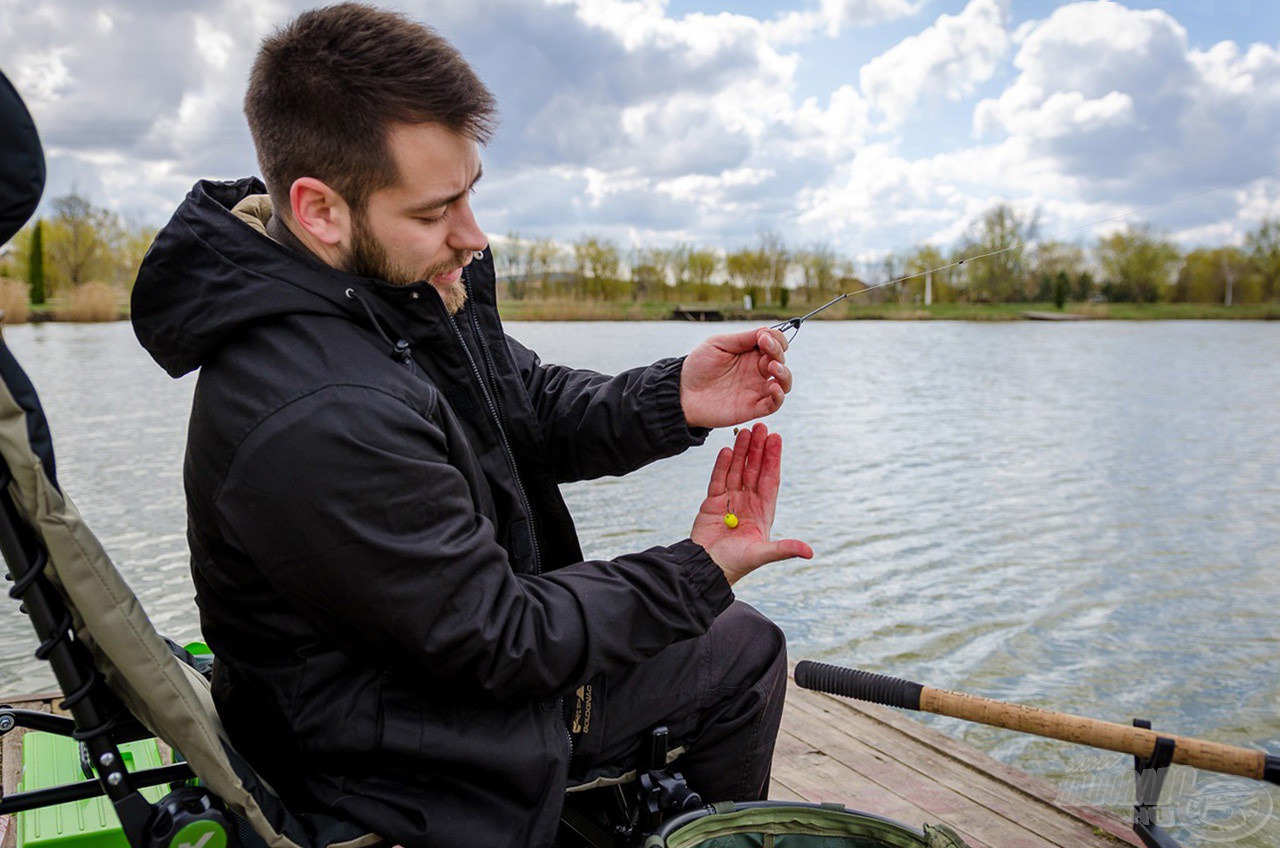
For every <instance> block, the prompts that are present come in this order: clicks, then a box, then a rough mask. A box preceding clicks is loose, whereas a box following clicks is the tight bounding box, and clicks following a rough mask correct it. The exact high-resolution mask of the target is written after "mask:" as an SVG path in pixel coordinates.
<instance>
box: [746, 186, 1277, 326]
mask: <svg viewBox="0 0 1280 848" xmlns="http://www.w3.org/2000/svg"><path fill="white" fill-rule="evenodd" d="M1277 174H1280V170H1275V171H1269V172H1268V173H1265V174H1258V175H1256V176H1252V177H1248V178H1246V179H1243V180H1237V181H1236V182H1231V183H1223V184H1222V185H1218V186H1214V187H1213V188H1206V189H1203V190H1201V191H1196V192H1192V193H1191V194H1184V195H1181V196H1179V197H1175V198H1172V199H1170V200H1165V201H1162V202H1160V203H1151V204H1148V205H1146V206H1139V207H1138V208H1137V209H1130V210H1129V211H1128V212H1121V213H1120V214H1118V215H1111V216H1110V217H1107V218H1101V219H1099V220H1097V221H1091V222H1089V223H1087V224H1080V225H1078V226H1075V227H1071V228H1069V229H1066V230H1061V231H1059V232H1056V233H1053V234H1052V235H1049V236H1045V237H1044V238H1040V239H1027V240H1026V241H1020V242H1017V243H1016V244H1011V245H1009V246H1008V247H1002V248H1000V249H998V250H991V251H988V252H987V253H980V254H978V255H977V256H966V257H965V258H963V259H957V260H955V261H954V262H948V263H947V264H945V265H939V266H938V267H936V268H929V269H926V270H924V271H918V272H916V273H914V274H907V275H906V276H902V277H895V278H893V279H891V280H886V281H885V282H883V283H876V284H875V285H874V286H866V287H864V288H861V289H859V290H858V291H849V292H844V293H842V294H838V295H836V296H835V297H833V298H831V300H829V301H827V302H826V303H824V304H822V305H821V306H819V307H818V308H817V309H814V310H813V311H812V312H809V313H807V314H805V315H801V316H799V317H796V318H788V319H787V320H785V321H779V322H778V323H777V324H774V325H772V326H771V327H770V328H769V329H771V330H778V331H780V332H783V333H786V332H787V331H788V330H790V333H791V334H790V335H788V336H787V343H788V344H789V343H791V342H792V341H793V340H794V339H795V337H796V336H798V335H800V326H801V325H802V324H804V322H805V321H808V320H809V319H810V318H812V317H813V316H815V315H817V314H818V313H819V312H822V311H824V310H826V309H830V308H831V307H833V306H835V305H836V304H837V303H839V302H840V301H842V300H845V299H846V298H850V297H853V296H854V295H857V294H865V293H867V292H869V291H875V290H876V289H882V288H884V287H885V286H892V285H894V284H896V283H905V282H907V281H908V280H915V279H919V278H920V277H925V276H928V275H929V274H934V273H938V272H941V271H946V270H948V269H951V268H958V267H960V266H961V265H964V264H965V263H967V262H977V261H979V260H981V259H990V258H991V257H992V256H999V255H1000V254H1002V253H1008V252H1009V251H1011V250H1018V249H1020V248H1023V247H1029V246H1031V245H1034V244H1041V243H1043V242H1046V241H1055V240H1057V239H1060V238H1062V237H1063V236H1069V235H1071V234H1072V233H1076V232H1079V231H1080V230H1088V229H1092V228H1094V227H1100V226H1102V225H1103V224H1110V223H1111V222H1112V221H1123V220H1124V219H1125V218H1130V217H1132V216H1134V215H1137V214H1139V213H1142V212H1149V211H1151V210H1152V209H1160V208H1162V207H1164V206H1172V205H1173V204H1175V203H1182V202H1184V201H1187V200H1194V199H1195V198H1197V197H1204V196H1206V195H1210V194H1216V193H1217V192H1220V191H1226V190H1227V189H1229V188H1236V187H1237V186H1242V185H1249V184H1250V183H1255V182H1257V181H1258V180H1263V179H1266V178H1267V177H1274V176H1276V175H1277Z"/></svg>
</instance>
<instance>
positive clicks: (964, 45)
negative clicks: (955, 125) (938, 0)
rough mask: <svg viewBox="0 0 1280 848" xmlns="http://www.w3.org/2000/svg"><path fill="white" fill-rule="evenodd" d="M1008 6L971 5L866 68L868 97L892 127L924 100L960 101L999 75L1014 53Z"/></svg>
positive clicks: (973, 1)
mask: <svg viewBox="0 0 1280 848" xmlns="http://www.w3.org/2000/svg"><path fill="white" fill-rule="evenodd" d="M1006 7H1007V0H970V2H969V4H968V5H967V6H965V7H964V9H963V10H962V11H961V12H960V14H958V15H942V16H940V17H939V18H938V20H937V21H935V22H934V23H933V25H932V26H930V27H929V28H927V29H925V30H924V31H923V32H921V33H919V34H918V35H913V36H910V37H909V38H905V39H903V40H902V41H901V42H899V43H898V44H897V45H895V46H894V47H892V48H890V49H889V50H887V51H885V52H884V53H882V54H880V55H879V56H877V57H876V58H874V59H872V60H871V61H870V62H868V63H867V64H866V65H864V66H863V68H862V70H861V72H860V73H859V81H860V85H861V88H862V93H863V94H864V95H865V96H866V98H867V100H869V101H870V102H871V103H872V105H873V106H874V107H875V108H876V109H877V110H879V111H880V113H881V114H883V115H884V116H885V120H886V121H887V122H888V123H889V124H890V125H893V124H898V123H901V122H902V121H903V120H905V119H906V118H907V117H908V116H909V115H910V114H911V113H912V111H913V110H914V109H915V107H916V106H917V104H919V103H920V102H921V101H922V100H925V101H927V100H929V99H932V98H942V97H945V98H948V99H951V100H959V99H960V98H961V97H963V96H964V95H967V94H971V93H972V92H973V91H974V89H975V88H976V87H977V85H978V84H979V83H982V82H985V81H987V80H988V79H990V78H991V76H992V74H994V73H995V71H996V68H997V67H998V65H999V63H1000V61H1001V60H1002V59H1003V58H1004V56H1005V54H1006V53H1007V52H1008V50H1009V34H1008V32H1007V31H1006V29H1005V19H1006V18H1007V17H1008V13H1007V8H1006Z"/></svg>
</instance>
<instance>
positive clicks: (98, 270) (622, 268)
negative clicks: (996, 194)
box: [0, 191, 1280, 308]
mask: <svg viewBox="0 0 1280 848" xmlns="http://www.w3.org/2000/svg"><path fill="white" fill-rule="evenodd" d="M155 232H156V231H155V230H154V228H151V227H148V226H145V225H141V224H137V223H130V222H128V221H127V220H126V219H124V218H122V217H121V216H119V215H117V214H116V213H114V212H111V211H109V210H107V209H105V208H103V207H100V206H97V205H95V204H94V203H92V202H91V201H90V200H89V199H87V198H86V197H84V196H83V195H81V194H80V193H78V192H75V191H73V192H72V193H70V194H67V195H64V196H62V197H58V198H56V199H54V200H53V202H52V204H51V214H50V215H49V216H48V217H46V218H41V219H39V220H37V221H35V222H34V223H32V224H29V225H28V226H27V227H26V228H25V229H24V230H23V232H22V233H20V234H19V235H18V236H16V237H15V238H14V239H13V241H12V242H11V243H10V245H9V246H8V247H7V248H6V252H5V253H3V254H0V278H9V279H10V280H11V281H22V282H23V283H24V284H25V286H26V290H27V293H28V296H29V299H30V302H31V303H32V304H34V305H36V306H37V307H38V306H39V305H41V304H44V303H46V302H48V301H50V300H53V299H57V298H60V297H66V296H68V295H70V294H72V293H73V292H74V291H75V290H77V289H78V288H79V287H81V286H83V285H85V284H87V283H90V282H93V283H95V284H97V285H98V286H102V285H103V284H105V285H106V286H108V287H110V288H111V289H113V290H115V291H117V292H119V293H120V295H121V297H123V295H124V294H125V293H127V291H128V290H129V289H130V288H131V287H132V285H133V279H134V277H135V276H136V274H137V270H138V265H139V264H140V263H141V261H142V257H143V255H144V254H145V253H146V250H147V248H148V247H149V246H150V244H151V241H152V239H153V238H154V237H155ZM494 242H495V244H494V246H495V248H496V249H495V251H494V254H495V259H496V261H497V262H498V273H499V280H500V284H501V285H502V286H503V287H504V290H503V292H502V295H503V296H504V297H508V298H511V299H513V300H587V301H625V300H631V301H671V302H688V303H707V302H714V303H740V302H741V301H742V299H743V296H744V295H749V296H750V297H751V300H752V302H753V304H754V305H755V306H757V307H769V306H776V307H780V308H785V307H787V306H788V305H789V304H790V303H792V302H795V303H803V304H806V305H812V304H817V303H823V302H825V301H827V300H829V299H830V298H832V297H834V296H836V295H838V294H841V293H844V292H856V291H859V290H861V289H864V288H868V287H873V286H874V287H876V288H874V289H873V290H871V291H868V292H867V294H866V295H865V296H864V298H863V299H862V300H863V302H871V303H886V302H889V303H893V302H897V303H903V304H923V303H928V302H932V303H1033V302H1036V303H1048V302H1056V303H1057V304H1058V305H1059V306H1060V307H1061V306H1063V305H1064V304H1066V303H1068V302H1081V301H1099V300H1102V301H1109V302H1136V303H1155V302H1185V303H1219V304H1226V305H1231V304H1243V303H1267V302H1271V301H1273V300H1275V299H1276V297H1277V294H1280V285H1278V283H1280V217H1277V218H1268V219H1266V220H1264V221H1262V222H1261V223H1260V224H1259V225H1258V226H1257V227H1256V228H1255V229H1254V230H1252V231H1250V232H1249V233H1248V234H1247V235H1246V237H1245V239H1244V242H1243V244H1242V245H1226V246H1221V247H1201V248H1196V249H1194V250H1190V251H1187V252H1184V251H1182V250H1180V249H1179V248H1178V246H1177V245H1176V244H1175V243H1174V242H1172V241H1171V240H1169V239H1168V238H1167V237H1166V236H1164V235H1163V234H1161V233H1159V232H1158V231H1156V230H1155V229H1153V228H1152V227H1150V226H1148V225H1146V224H1141V223H1138V224H1130V225H1128V226H1127V227H1126V228H1124V229H1123V230H1120V231H1117V232H1114V233H1112V234H1110V235H1107V236H1104V237H1102V238H1100V239H1097V240H1095V241H1094V242H1092V243H1091V244H1085V243H1070V242H1064V241H1057V240H1040V239H1039V220H1038V217H1037V216H1036V215H1035V214H1034V213H1032V214H1023V213H1019V212H1018V211H1017V210H1015V209H1014V208H1013V207H1012V206H1010V205H1008V204H1003V203H1001V204H997V205H995V206H993V207H991V208H990V209H989V210H988V211H987V212H986V213H985V214H983V215H982V216H981V217H980V218H979V219H978V220H977V221H976V222H975V223H974V225H973V226H972V227H971V228H970V230H969V232H968V233H967V234H966V236H965V237H964V238H962V239H960V240H959V242H958V243H957V244H955V245H954V246H952V247H951V248H950V249H949V250H947V249H943V248H941V247H938V246H936V245H932V244H922V245H917V246H916V247H914V248H911V249H909V250H906V251H895V252H890V253H887V254H884V255H883V256H881V257H880V258H878V259H875V260H873V261H857V260H854V259H851V258H848V257H844V256H841V255H840V254H839V253H837V251H836V250H835V249H834V248H833V247H832V246H831V245H830V244H829V243H826V242H821V241H815V242H813V243H810V244H807V245H804V246H797V247H792V246H789V245H787V244H786V243H785V241H784V240H783V238H782V236H780V235H779V234H778V233H776V232H774V231H771V230H765V231H762V232H760V233H758V234H757V236H756V238H755V239H754V240H753V241H752V243H750V244H748V245H746V246H744V247H741V248H739V249H736V250H723V249H719V248H716V247H710V246H705V245H691V244H676V245H672V246H663V247H658V246H649V247H637V248H632V249H626V248H623V247H621V246H620V245H619V244H617V243H616V242H614V241H612V240H610V239H607V238H604V237H602V236H598V235H584V236H581V237H579V238H578V239H576V240H574V241H572V242H569V243H563V242H558V241H554V240H552V239H549V238H532V239H531V238H522V237H521V236H519V235H517V234H514V233H512V234H508V235H506V236H505V237H501V238H495V239H494ZM884 283H890V284H889V285H883V284H884Z"/></svg>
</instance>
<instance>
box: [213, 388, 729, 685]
mask: <svg viewBox="0 0 1280 848" xmlns="http://www.w3.org/2000/svg"><path fill="white" fill-rule="evenodd" d="M449 454H450V446H449V444H448V440H447V437H446V432H445V430H444V428H442V427H441V426H439V425H438V424H437V423H436V422H435V421H433V417H432V416H431V415H430V414H424V413H423V411H421V410H417V409H413V408H411V407H410V406H409V405H408V404H406V403H405V402H404V401H402V400H400V399H396V398H392V397H390V396H388V395H386V394H384V393H383V392H381V391H378V390H374V389H367V388H360V387H350V386H347V387H331V388H328V389H325V390H323V391H321V392H318V393H316V394H313V395H311V396H309V397H306V398H303V399H301V400H298V401H295V402H294V403H293V404H291V405H289V406H288V407H286V408H285V409H284V410H281V411H279V412H277V413H275V414H274V415H273V416H272V417H271V418H269V419H268V420H267V421H265V422H263V423H262V424H261V425H259V426H258V427H257V428H256V429H255V430H254V431H253V432H252V433H251V434H250V435H249V437H248V438H247V439H245V441H244V442H243V443H242V445H241V447H240V448H239V449H238V450H237V452H236V456H235V458H234V460H233V463H232V466H231V468H230V472H229V474H228V477H227V480H226V482H225V484H224V485H223V487H222V488H221V491H220V492H219V494H218V500H217V508H218V513H219V516H220V520H221V521H222V522H223V524H224V527H223V530H224V532H226V533H227V534H228V536H229V538H232V539H234V540H235V541H236V543H237V544H238V545H240V546H241V547H242V549H243V550H244V551H245V553H246V554H248V555H249V556H250V557H251V558H252V559H253V561H254V562H255V563H256V564H257V565H258V567H259V568H260V569H261V571H262V573H263V575H264V576H265V578H266V579H267V580H268V581H269V582H270V583H271V584H272V586H273V588H274V589H275V590H276V591H278V592H279V594H280V595H281V597H282V598H284V599H285V600H286V602H287V603H289V604H291V605H292V606H293V607H294V608H295V609H296V611H297V612H298V614H299V615H301V616H302V617H303V618H304V619H305V620H307V621H308V622H309V623H310V624H311V626H313V627H314V629H315V630H316V631H317V632H318V633H319V634H321V635H322V636H323V637H325V638H326V639H328V640H330V641H332V642H333V643H335V644H337V645H339V646H340V647H342V648H343V650H346V651H348V652H351V653H354V654H355V655H357V656H368V657H370V658H372V659H373V660H374V661H375V662H377V663H378V664H380V665H383V666H384V667H389V668H396V669H400V670H408V671H411V672H412V673H414V674H415V675H416V676H417V678H418V679H420V680H422V681H424V682H437V683H439V684H441V685H446V686H450V687H457V688H458V690H459V691H475V692H483V693H487V694H489V695H490V696H493V697H498V698H530V697H551V696H555V695H559V694H562V693H564V692H566V691H569V690H571V689H572V688H573V687H574V686H576V685H579V684H580V683H581V682H582V681H583V680H586V679H589V678H590V677H592V676H594V675H595V674H597V673H599V672H601V671H604V670H606V669H608V668H611V667H615V666H618V665H621V664H631V663H635V662H639V661H640V660H643V659H645V658H646V657H649V656H652V655H653V654H655V653H657V652H658V651H660V650H661V649H662V648H664V647H666V646H667V645H669V644H671V643H673V642H675V641H678V640H681V639H686V638H690V637H693V636H697V635H699V634H701V633H704V632H705V631H706V629H707V628H708V627H709V626H710V624H711V622H712V621H713V620H714V618H715V616H716V615H718V614H719V613H720V612H721V611H722V610H723V609H724V608H725V607H727V606H728V605H729V603H730V602H731V600H732V591H731V590H730V589H729V585H728V582H727V581H726V580H725V578H724V576H723V574H722V573H721V571H720V569H719V568H718V567H717V566H716V565H715V563H714V562H712V561H711V559H710V557H709V556H708V555H707V553H706V552H705V551H704V550H703V549H702V548H701V547H700V546H698V545H696V544H695V543H693V542H691V541H688V540H685V541H683V542H680V543H678V544H675V545H672V546H670V547H659V548H652V549H650V550H647V551H644V552H642V553H637V554H633V555H629V556H624V557H619V558H618V559H616V560H613V561H609V562H592V563H582V564H578V565H570V566H568V567H566V568H562V569H558V570H556V571H555V572H554V573H550V574H546V575H537V576H534V575H516V574H515V573H514V572H513V571H512V570H511V568H510V566H509V564H508V562H507V555H506V551H505V550H504V549H503V548H502V547H501V546H500V545H498V543H497V542H496V541H495V538H494V532H493V527H492V524H491V523H490V522H489V521H488V520H487V519H485V518H484V517H483V516H482V515H481V513H480V511H479V510H478V509H477V506H476V503H475V501H474V499H473V498H474V496H473V494H472V491H471V488H470V486H469V485H468V483H467V481H466V478H465V477H464V475H463V474H462V472H461V471H460V469H459V468H458V467H455V465H453V464H451V462H450V456H449Z"/></svg>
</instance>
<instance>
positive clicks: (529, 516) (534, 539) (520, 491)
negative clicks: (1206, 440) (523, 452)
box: [449, 268, 542, 574]
mask: <svg viewBox="0 0 1280 848" xmlns="http://www.w3.org/2000/svg"><path fill="white" fill-rule="evenodd" d="M462 280H463V282H464V283H465V284H466V288H467V299H468V300H471V299H472V298H471V277H470V275H469V274H468V273H467V269H466V268H463V269H462ZM471 308H472V307H471V306H470V305H468V306H467V309H471ZM470 317H471V321H472V326H473V327H476V323H475V321H476V319H475V315H474V314H472V315H471V316H470ZM449 326H450V327H452V328H453V334H454V336H456V337H457V340H458V345H459V346H460V347H461V348H462V352H463V353H464V354H465V355H466V357H467V363H468V364H470V366H471V373H472V375H473V376H474V377H475V378H476V381H477V382H478V383H479V384H480V392H481V394H483V395H484V400H485V404H486V405H487V406H488V407H489V414H490V415H491V416H492V417H493V423H494V426H496V427H497V428H498V441H499V442H501V443H502V450H503V452H504V453H505V454H506V457H507V464H508V465H509V466H510V467H511V478H512V479H513V480H514V481H515V484H516V494H517V495H519V496H520V505H521V506H522V507H524V514H525V517H526V520H527V521H528V523H529V544H530V545H532V546H533V570H534V573H535V574H541V573H542V556H541V554H540V553H539V552H538V535H537V531H536V530H535V529H534V519H533V506H532V505H531V504H530V502H529V496H528V495H527V494H526V493H525V490H524V483H522V482H521V481H520V470H519V468H518V467H517V466H516V454H515V451H513V450H512V449H511V442H510V441H508V440H507V430H506V428H505V427H503V426H502V415H501V412H500V411H499V408H498V402H497V401H496V400H495V399H494V396H493V393H491V392H490V391H489V384H488V383H487V382H486V381H485V379H484V374H483V373H482V372H481V370H480V366H479V365H477V364H476V360H475V357H474V356H472V355H471V348H469V347H467V340H466V339H464V338H463V337H462V330H461V329H459V328H458V324H457V322H456V321H454V320H453V319H452V317H450V319H449ZM476 330H477V332H476V339H477V341H476V343H477V344H479V345H480V349H481V351H484V350H485V348H484V341H483V340H482V339H481V338H480V334H479V328H478V327H476ZM485 362H486V364H488V366H489V368H490V373H495V374H496V372H495V371H493V365H492V361H491V360H490V359H489V358H488V355H487V352H486V356H485Z"/></svg>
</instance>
